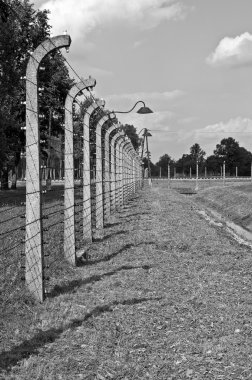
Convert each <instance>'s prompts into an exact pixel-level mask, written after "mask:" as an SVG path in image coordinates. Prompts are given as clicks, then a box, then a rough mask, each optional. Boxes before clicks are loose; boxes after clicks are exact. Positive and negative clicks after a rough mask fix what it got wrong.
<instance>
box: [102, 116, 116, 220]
mask: <svg viewBox="0 0 252 380" xmlns="http://www.w3.org/2000/svg"><path fill="white" fill-rule="evenodd" d="M110 117H111V114H110ZM114 117H115V115H114ZM116 129H118V124H114V125H112V126H111V127H109V128H108V130H107V131H105V136H104V144H105V157H104V176H103V178H104V181H103V183H104V186H103V190H104V191H103V205H104V223H106V222H107V220H108V217H109V215H110V209H111V205H110V203H111V184H112V179H111V177H112V176H113V174H112V171H114V168H113V166H114V158H112V154H114V152H112V145H111V144H110V135H111V133H112V132H113V131H115V130H116ZM113 146H114V145H113ZM113 179H114V178H113Z"/></svg>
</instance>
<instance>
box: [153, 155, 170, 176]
mask: <svg viewBox="0 0 252 380" xmlns="http://www.w3.org/2000/svg"><path fill="white" fill-rule="evenodd" d="M168 164H170V165H171V167H173V166H174V160H173V159H172V158H171V157H170V156H169V154H167V153H165V154H163V155H162V156H161V157H160V158H159V161H158V162H157V163H156V166H157V167H158V168H161V174H162V175H163V176H166V177H167V176H168Z"/></svg>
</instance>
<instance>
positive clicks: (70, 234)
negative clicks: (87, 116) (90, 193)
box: [64, 78, 96, 265]
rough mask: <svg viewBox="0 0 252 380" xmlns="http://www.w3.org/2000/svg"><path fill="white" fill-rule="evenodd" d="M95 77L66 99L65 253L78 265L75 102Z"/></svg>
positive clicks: (92, 84) (73, 88) (73, 89)
mask: <svg viewBox="0 0 252 380" xmlns="http://www.w3.org/2000/svg"><path fill="white" fill-rule="evenodd" d="M95 84H96V81H95V79H93V78H89V79H86V80H83V81H82V82H79V83H76V84H74V85H73V86H72V87H71V88H70V90H69V92H68V94H67V97H66V100H65V184H64V255H65V258H66V260H67V261H68V262H69V263H70V264H72V265H76V249H75V246H76V244H75V214H74V206H75V205H74V203H75V199H74V146H73V135H74V133H73V132H74V131H73V102H74V100H75V98H76V96H77V95H78V94H79V93H80V92H81V91H82V90H85V88H88V87H94V86H95Z"/></svg>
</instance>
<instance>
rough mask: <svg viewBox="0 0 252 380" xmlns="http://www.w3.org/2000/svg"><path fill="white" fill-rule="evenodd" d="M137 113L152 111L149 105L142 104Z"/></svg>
mask: <svg viewBox="0 0 252 380" xmlns="http://www.w3.org/2000/svg"><path fill="white" fill-rule="evenodd" d="M137 113H140V114H147V113H153V111H152V110H151V109H150V108H149V107H146V106H144V107H141V108H139V110H138V111H137Z"/></svg>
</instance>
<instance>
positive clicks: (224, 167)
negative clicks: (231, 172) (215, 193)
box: [223, 161, 226, 186]
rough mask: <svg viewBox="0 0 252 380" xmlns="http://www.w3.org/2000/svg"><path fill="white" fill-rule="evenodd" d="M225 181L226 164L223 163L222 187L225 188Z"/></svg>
mask: <svg viewBox="0 0 252 380" xmlns="http://www.w3.org/2000/svg"><path fill="white" fill-rule="evenodd" d="M225 179H226V162H225V161H224V162H223V186H225Z"/></svg>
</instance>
